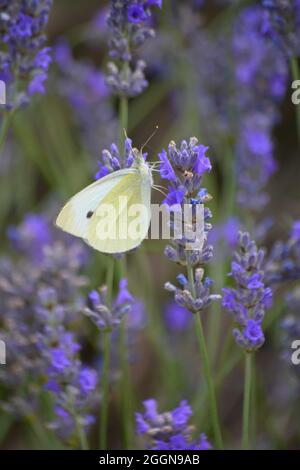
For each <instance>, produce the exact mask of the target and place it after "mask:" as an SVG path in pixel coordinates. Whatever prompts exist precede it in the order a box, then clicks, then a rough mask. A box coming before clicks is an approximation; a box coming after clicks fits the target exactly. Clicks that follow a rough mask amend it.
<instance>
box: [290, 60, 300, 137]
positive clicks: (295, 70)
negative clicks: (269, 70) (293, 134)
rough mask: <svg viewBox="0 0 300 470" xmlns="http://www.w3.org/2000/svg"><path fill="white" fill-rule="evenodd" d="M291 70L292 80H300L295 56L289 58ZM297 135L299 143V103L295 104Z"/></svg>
mask: <svg viewBox="0 0 300 470" xmlns="http://www.w3.org/2000/svg"><path fill="white" fill-rule="evenodd" d="M291 72H292V77H293V80H300V73H299V65H298V59H297V57H292V58H291ZM296 120H297V135H298V141H299V144H300V105H296Z"/></svg>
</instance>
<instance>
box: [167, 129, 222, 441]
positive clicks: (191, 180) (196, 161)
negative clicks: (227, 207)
mask: <svg viewBox="0 0 300 470" xmlns="http://www.w3.org/2000/svg"><path fill="white" fill-rule="evenodd" d="M206 151H207V147H204V146H203V145H200V144H198V140H197V139H196V138H191V139H190V140H189V142H187V141H185V140H183V141H182V142H181V145H180V147H179V148H177V146H176V144H175V142H173V141H172V142H170V144H169V147H168V152H167V151H165V150H163V151H162V152H161V153H160V154H159V159H160V161H161V165H160V175H161V178H162V179H165V180H167V181H168V183H169V187H168V194H167V197H166V199H165V204H167V205H169V206H172V205H175V204H179V205H182V206H183V204H184V203H190V204H192V205H194V206H196V205H197V204H204V203H205V202H207V201H209V200H210V196H209V195H208V193H207V191H206V190H205V189H203V188H201V185H202V179H203V176H204V174H205V173H207V172H209V171H210V170H211V163H210V160H209V158H208V157H207V156H206ZM211 216H212V214H211V212H210V211H209V209H208V208H205V212H204V220H205V227H204V239H205V241H204V246H203V248H202V249H201V250H191V251H189V249H188V241H189V240H188V239H186V238H183V239H180V240H176V239H174V240H173V244H172V245H168V246H167V247H166V249H165V255H166V256H167V258H168V259H169V260H170V261H173V262H176V263H178V264H180V265H181V266H185V267H186V270H187V275H188V279H187V278H186V277H185V275H184V274H180V275H179V276H177V279H178V282H179V284H180V287H176V286H175V285H173V284H172V283H170V282H168V283H166V285H165V288H166V289H167V290H168V291H170V292H172V293H173V294H174V299H175V301H176V302H177V303H178V304H179V305H180V306H182V307H185V308H186V309H187V310H188V311H189V312H191V313H193V314H195V328H196V333H197V338H198V341H199V347H200V354H201V359H202V362H203V367H204V374H205V378H206V382H207V387H208V391H209V405H210V412H211V420H212V424H213V427H214V433H215V440H216V443H217V446H218V447H222V437H221V431H220V426H219V420H218V412H217V404H216V397H215V391H214V385H213V382H212V378H211V372H210V366H209V360H208V356H207V351H206V344H205V337H204V333H203V327H202V322H201V314H202V312H203V311H204V310H205V309H206V308H207V307H208V306H209V305H210V304H211V302H212V301H215V300H218V299H220V296H219V295H215V294H211V285H212V281H211V279H209V278H207V277H204V266H205V265H206V264H207V262H208V261H209V260H210V259H211V257H212V251H213V247H212V246H211V245H209V244H208V243H207V241H206V239H207V233H208V231H209V230H210V229H211V224H210V223H209V220H210V218H211ZM194 223H195V222H194ZM195 232H196V227H195V226H194V227H193V233H195ZM199 235H200V234H199V233H196V237H199Z"/></svg>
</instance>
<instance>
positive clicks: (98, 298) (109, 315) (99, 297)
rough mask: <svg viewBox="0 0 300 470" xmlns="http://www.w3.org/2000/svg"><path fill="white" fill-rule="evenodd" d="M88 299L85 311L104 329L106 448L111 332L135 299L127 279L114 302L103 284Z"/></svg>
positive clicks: (102, 445)
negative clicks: (128, 288)
mask: <svg viewBox="0 0 300 470" xmlns="http://www.w3.org/2000/svg"><path fill="white" fill-rule="evenodd" d="M88 300H89V304H90V305H89V307H87V308H86V309H85V311H84V313H85V315H87V316H88V317H89V318H91V320H92V321H93V323H95V325H96V326H97V328H99V330H101V331H103V379H102V382H103V403H102V412H101V416H100V448H101V449H106V445H107V422H108V403H109V380H110V354H111V333H112V331H113V330H115V329H116V328H118V327H120V324H121V320H122V318H123V317H124V315H126V314H128V313H129V312H130V310H131V306H132V304H133V302H134V299H133V297H132V296H131V294H130V293H129V292H128V290H127V280H126V279H122V280H121V281H120V285H119V292H118V294H117V297H116V299H115V301H114V302H111V299H110V298H109V296H108V288H107V286H103V287H102V288H101V289H100V290H99V292H98V291H95V290H94V291H92V292H90V294H89V296H88Z"/></svg>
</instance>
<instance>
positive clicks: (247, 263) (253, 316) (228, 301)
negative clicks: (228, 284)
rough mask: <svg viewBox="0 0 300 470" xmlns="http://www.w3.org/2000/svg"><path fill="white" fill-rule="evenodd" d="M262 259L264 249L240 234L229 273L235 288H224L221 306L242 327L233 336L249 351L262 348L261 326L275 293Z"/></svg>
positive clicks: (234, 331)
mask: <svg viewBox="0 0 300 470" xmlns="http://www.w3.org/2000/svg"><path fill="white" fill-rule="evenodd" d="M263 260H264V252H263V250H258V249H257V247H256V244H255V242H254V241H251V240H250V236H249V234H248V233H242V232H239V237H238V247H237V250H236V251H235V253H234V255H233V260H232V263H231V273H230V276H232V277H233V279H234V281H235V284H236V286H235V287H234V288H227V289H223V301H222V305H223V307H224V308H225V310H227V311H228V312H229V314H230V315H231V316H232V317H233V319H234V320H235V322H236V323H237V324H238V325H239V328H234V330H233V336H234V338H235V341H236V342H237V344H238V345H239V346H240V347H242V348H243V349H245V350H246V351H247V352H251V351H255V350H257V349H259V348H260V347H261V346H262V345H263V343H264V341H265V337H264V334H263V330H262V327H261V325H262V321H263V318H264V315H265V311H266V310H267V309H269V308H270V307H271V305H272V290H271V289H270V288H269V287H266V286H265V283H264V271H263V267H262V266H263Z"/></svg>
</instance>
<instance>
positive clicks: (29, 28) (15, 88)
mask: <svg viewBox="0 0 300 470" xmlns="http://www.w3.org/2000/svg"><path fill="white" fill-rule="evenodd" d="M51 5H52V0H40V1H31V0H24V1H22V2H19V1H16V0H12V1H10V2H5V3H4V8H2V9H1V13H0V46H1V50H2V53H1V54H0V78H1V79H2V80H4V82H5V83H6V85H7V90H8V93H7V96H8V102H7V107H8V108H9V109H11V108H17V107H18V106H20V105H24V104H26V103H28V102H29V98H30V96H32V95H34V94H36V93H40V94H43V93H44V92H45V85H44V82H45V81H46V79H47V72H48V68H49V65H50V63H51V58H50V49H49V48H48V47H44V44H45V41H46V36H45V28H46V26H47V22H48V17H49V13H50V9H51Z"/></svg>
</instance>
